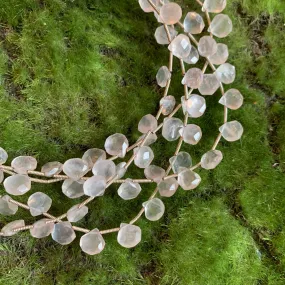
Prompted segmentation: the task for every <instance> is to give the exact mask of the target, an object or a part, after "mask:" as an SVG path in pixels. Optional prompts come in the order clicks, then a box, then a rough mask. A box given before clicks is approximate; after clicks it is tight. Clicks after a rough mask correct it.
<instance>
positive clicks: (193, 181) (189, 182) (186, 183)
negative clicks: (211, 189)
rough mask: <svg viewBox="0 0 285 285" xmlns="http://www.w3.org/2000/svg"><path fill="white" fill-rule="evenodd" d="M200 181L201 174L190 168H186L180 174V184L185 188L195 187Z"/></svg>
mask: <svg viewBox="0 0 285 285" xmlns="http://www.w3.org/2000/svg"><path fill="white" fill-rule="evenodd" d="M200 182H201V177H200V175H199V174H197V173H196V172H194V171H192V170H190V169H184V170H182V171H181V172H179V174H178V184H179V185H180V186H181V187H182V189H183V190H192V189H195V188H196V187H197V186H198V185H199V184H200Z"/></svg>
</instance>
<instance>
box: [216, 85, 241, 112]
mask: <svg viewBox="0 0 285 285" xmlns="http://www.w3.org/2000/svg"><path fill="white" fill-rule="evenodd" d="M219 103H220V104H222V105H224V106H226V107H227V108H229V109H232V110H237V109H238V108H240V107H241V106H242V104H243V96H242V95H241V93H240V92H239V91H238V90H237V89H230V90H228V91H227V92H226V93H225V94H224V95H223V96H222V98H221V99H220V101H219Z"/></svg>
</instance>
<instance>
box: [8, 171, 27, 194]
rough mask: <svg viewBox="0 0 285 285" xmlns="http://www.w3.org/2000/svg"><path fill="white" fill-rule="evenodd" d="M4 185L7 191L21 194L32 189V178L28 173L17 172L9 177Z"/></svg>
mask: <svg viewBox="0 0 285 285" xmlns="http://www.w3.org/2000/svg"><path fill="white" fill-rule="evenodd" d="M3 185H4V188H5V190H6V192H7V193H9V194H11V195H15V196H20V195H24V194H25V193H27V192H28V191H29V190H30V189H31V179H30V178H29V177H28V176H27V175H22V174H16V175H12V176H9V177H7V178H6V179H5V180H4V183H3Z"/></svg>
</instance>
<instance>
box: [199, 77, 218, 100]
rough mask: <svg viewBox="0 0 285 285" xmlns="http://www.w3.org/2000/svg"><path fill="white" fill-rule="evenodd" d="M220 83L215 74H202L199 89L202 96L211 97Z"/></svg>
mask: <svg viewBox="0 0 285 285" xmlns="http://www.w3.org/2000/svg"><path fill="white" fill-rule="evenodd" d="M219 86H220V82H219V80H218V78H217V76H216V75H215V74H204V75H203V82H202V84H201V86H200V87H199V92H200V93H201V94H202V95H213V94H214V93H215V92H216V91H217V90H218V88H219Z"/></svg>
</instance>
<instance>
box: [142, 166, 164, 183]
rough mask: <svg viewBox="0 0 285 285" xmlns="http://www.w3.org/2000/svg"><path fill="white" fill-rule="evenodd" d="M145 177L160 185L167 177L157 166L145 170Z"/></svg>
mask: <svg viewBox="0 0 285 285" xmlns="http://www.w3.org/2000/svg"><path fill="white" fill-rule="evenodd" d="M144 175H145V177H146V178H147V179H151V180H152V181H154V182H155V183H159V182H160V181H161V180H162V179H163V177H164V176H165V170H164V169H163V168H161V167H159V166H156V165H149V166H148V167H147V168H145V170H144Z"/></svg>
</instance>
